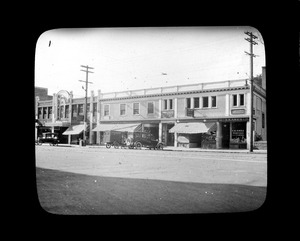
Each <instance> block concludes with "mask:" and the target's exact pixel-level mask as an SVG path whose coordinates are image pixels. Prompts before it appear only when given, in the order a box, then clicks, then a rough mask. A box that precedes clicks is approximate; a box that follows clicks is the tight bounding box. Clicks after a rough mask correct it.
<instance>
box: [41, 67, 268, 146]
mask: <svg viewBox="0 0 300 241" xmlns="http://www.w3.org/2000/svg"><path fill="white" fill-rule="evenodd" d="M246 83H247V80H245V79H242V80H230V81H219V82H213V83H199V84H191V85H181V86H171V87H161V88H150V89H141V90H131V91H122V92H112V93H101V92H100V91H98V95H97V96H94V93H93V92H91V97H89V98H88V129H87V136H88V140H89V144H104V143H103V131H105V130H108V129H113V128H114V126H115V128H116V124H118V129H119V130H130V131H148V132H151V133H152V134H153V135H154V136H155V137H156V138H157V139H159V140H160V141H161V142H163V143H164V144H165V145H167V146H184V147H202V148H248V147H249V143H250V141H249V137H250V131H249V130H250V125H249V114H250V109H249V107H250V91H249V85H246ZM248 84H249V83H248ZM262 86H264V87H265V86H266V85H265V69H264V68H263V77H262ZM262 86H258V85H257V84H255V83H254V98H253V113H254V116H253V118H254V123H255V124H254V128H255V129H254V130H255V132H256V134H258V135H260V136H261V138H262V140H266V138H267V126H266V118H267V117H266V90H265V88H262ZM53 110H55V111H53ZM83 113H84V98H81V99H73V97H72V93H68V92H67V91H60V92H59V93H57V94H56V95H54V96H53V100H52V101H38V102H37V110H36V115H37V117H38V119H39V120H40V121H41V122H42V123H44V125H45V126H48V127H51V128H52V130H53V131H57V132H58V133H60V134H61V135H62V136H65V134H69V136H68V137H67V136H66V139H65V142H68V143H75V142H76V140H77V139H78V137H80V135H81V136H82V130H83V128H84V126H83ZM122 128H123V129H122Z"/></svg>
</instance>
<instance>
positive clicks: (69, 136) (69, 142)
mask: <svg viewBox="0 0 300 241" xmlns="http://www.w3.org/2000/svg"><path fill="white" fill-rule="evenodd" d="M68 144H69V145H70V144H71V135H68Z"/></svg>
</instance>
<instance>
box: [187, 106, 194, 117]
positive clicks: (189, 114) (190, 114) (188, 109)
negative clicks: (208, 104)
mask: <svg viewBox="0 0 300 241" xmlns="http://www.w3.org/2000/svg"><path fill="white" fill-rule="evenodd" d="M186 116H191V117H194V109H190V108H186Z"/></svg>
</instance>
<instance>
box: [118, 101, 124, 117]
mask: <svg viewBox="0 0 300 241" xmlns="http://www.w3.org/2000/svg"><path fill="white" fill-rule="evenodd" d="M121 106H124V110H123V109H121ZM119 110H120V112H119V114H120V116H125V115H126V104H124V103H121V104H120V105H119ZM122 111H124V114H122Z"/></svg>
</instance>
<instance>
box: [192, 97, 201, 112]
mask: <svg viewBox="0 0 300 241" xmlns="http://www.w3.org/2000/svg"><path fill="white" fill-rule="evenodd" d="M193 98H194V109H199V108H200V97H193ZM195 99H198V107H196V106H195V103H196V101H195Z"/></svg>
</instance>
